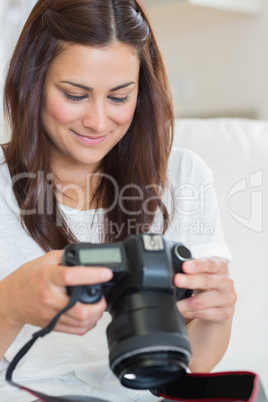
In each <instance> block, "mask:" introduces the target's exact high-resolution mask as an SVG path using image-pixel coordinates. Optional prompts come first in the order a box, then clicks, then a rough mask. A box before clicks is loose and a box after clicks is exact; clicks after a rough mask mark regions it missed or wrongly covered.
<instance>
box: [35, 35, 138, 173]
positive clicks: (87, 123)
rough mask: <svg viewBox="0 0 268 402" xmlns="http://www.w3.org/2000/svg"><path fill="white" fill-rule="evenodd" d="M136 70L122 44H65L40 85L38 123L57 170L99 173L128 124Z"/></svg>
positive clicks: (132, 55)
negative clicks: (77, 169)
mask: <svg viewBox="0 0 268 402" xmlns="http://www.w3.org/2000/svg"><path fill="white" fill-rule="evenodd" d="M139 70H140V62H139V58H138V55H137V53H136V51H135V49H132V48H130V47H128V46H126V45H124V44H122V43H115V44H113V45H111V46H109V47H106V48H95V47H89V46H83V45H76V44H74V45H68V46H66V47H65V49H64V50H63V52H62V53H61V54H60V55H59V56H58V57H57V58H56V59H54V61H53V62H52V63H51V65H50V67H49V69H48V71H47V74H46V77H45V81H44V87H43V94H42V105H41V120H42V124H43V126H44V129H45V132H46V134H47V136H48V137H49V139H50V143H51V150H50V152H51V154H50V155H51V161H52V164H53V167H54V168H55V170H56V171H57V168H58V169H62V168H64V169H65V168H67V169H68V167H71V168H73V169H74V168H82V167H83V168H86V171H87V172H92V171H95V170H97V169H98V166H99V164H100V162H101V160H102V159H103V157H104V156H105V155H106V154H107V153H108V152H109V151H110V150H111V149H112V148H113V147H114V146H115V145H116V144H117V143H118V142H119V141H120V140H121V138H122V137H123V136H124V135H125V133H126V132H127V130H128V128H129V126H130V124H131V122H132V119H133V115H134V111H135V108H136V103H137V96H138V81H139Z"/></svg>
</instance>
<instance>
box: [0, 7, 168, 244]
mask: <svg viewBox="0 0 268 402" xmlns="http://www.w3.org/2000/svg"><path fill="white" fill-rule="evenodd" d="M115 41H117V42H121V43H124V44H127V45H129V46H131V47H133V48H135V49H136V51H137V53H138V56H139V58H140V76H139V92H138V99H137V106H136V110H135V114H134V117H133V121H132V123H131V126H130V128H129V129H128V132H127V133H126V135H125V136H124V137H123V138H122V139H121V141H120V142H119V143H118V144H117V145H116V146H115V147H114V148H113V149H112V150H111V151H110V152H109V153H108V154H107V155H106V156H105V158H104V159H103V161H102V166H101V168H102V172H103V173H105V174H107V175H109V176H112V177H113V179H114V180H115V181H116V183H117V185H118V188H119V189H122V188H124V186H127V185H128V184H131V185H132V186H129V187H128V194H127V195H128V201H127V204H126V208H125V211H123V210H122V208H120V206H119V205H118V204H117V205H116V206H115V207H114V208H113V209H112V210H110V208H108V207H109V206H110V205H111V204H112V203H113V200H114V197H115V194H114V192H115V190H114V188H113V186H112V185H111V182H110V181H109V180H105V179H102V180H101V181H100V184H99V186H98V189H97V191H96V192H95V195H94V199H95V200H97V202H100V200H101V206H102V207H104V208H106V211H107V212H106V214H105V218H106V219H105V222H116V223H117V224H118V225H119V227H123V228H124V230H123V231H122V232H121V235H120V238H118V237H116V239H115V235H114V234H111V233H110V232H109V230H108V226H106V227H105V225H104V230H103V239H102V240H104V241H114V240H117V241H118V240H123V239H124V238H125V237H126V236H127V235H128V234H130V233H129V231H128V229H127V228H128V225H127V224H126V222H127V220H128V219H129V217H131V218H132V219H133V213H134V214H135V215H134V216H135V219H136V223H137V225H136V228H134V229H133V232H135V233H136V232H137V228H138V227H140V228H144V227H147V231H148V230H149V226H150V225H151V224H152V222H153V220H154V216H155V213H156V211H157V210H160V212H161V213H162V218H163V233H164V232H165V230H166V229H167V227H168V224H169V213H168V211H167V208H166V207H165V205H164V203H163V201H162V195H163V191H164V189H165V188H166V186H167V177H166V171H167V163H168V157H169V153H170V149H171V144H172V139H173V122H174V116H173V107H172V100H171V95H170V89H169V84H168V80H167V76H166V72H165V67H164V64H163V60H162V57H161V54H160V51H159V48H158V45H157V43H156V40H155V37H154V34H153V31H152V28H151V26H150V23H149V21H148V18H147V16H146V13H145V11H144V9H143V7H142V4H141V3H140V1H138V0H39V1H38V2H37V3H36V5H35V6H34V8H33V10H32V12H31V13H30V15H29V17H28V20H27V21H26V23H25V25H24V28H23V29H22V32H21V35H20V37H19V40H18V43H17V45H16V48H15V51H14V53H13V56H12V59H11V62H10V65H9V70H8V73H7V78H6V84H5V89H4V110H5V114H6V115H7V116H8V120H9V124H10V128H11V134H12V135H11V141H10V142H9V144H8V145H7V147H6V150H5V156H6V162H7V164H8V167H9V170H10V174H11V177H20V179H19V180H14V183H13V190H14V194H15V197H16V199H17V202H18V205H19V207H20V210H21V221H22V224H23V226H24V228H25V229H26V230H27V232H28V233H29V234H30V236H32V238H33V239H34V240H35V241H36V242H37V243H38V244H39V245H40V246H41V247H42V249H43V250H45V251H48V250H51V249H61V248H63V247H64V246H66V244H68V243H70V242H72V241H75V240H76V239H75V237H74V235H73V234H72V232H71V231H70V229H69V228H68V225H67V223H66V222H65V221H64V218H63V217H62V224H61V225H57V224H56V219H58V216H59V215H60V209H59V206H58V204H57V201H56V197H55V194H54V195H53V196H52V199H53V205H52V206H51V205H48V203H49V201H48V200H49V199H50V200H51V197H49V196H48V193H49V191H50V192H51V188H52V189H53V186H54V184H53V182H52V179H51V178H50V176H51V175H49V173H50V172H51V166H50V158H49V143H48V138H47V136H46V133H45V132H44V129H43V127H42V124H41V120H40V108H41V98H42V88H43V83H44V79H45V75H46V72H47V70H48V67H49V65H50V63H51V62H52V61H53V59H54V58H55V57H57V56H58V55H60V53H61V51H62V49H63V48H64V46H63V45H64V44H65V43H71V44H72V43H73V44H82V45H88V46H95V47H106V46H109V45H110V44H112V43H113V42H115ZM25 172H27V173H31V177H30V178H29V177H26V176H27V175H25V178H24V177H23V175H24V174H25ZM38 172H39V173H40V172H42V174H41V173H40V174H39V175H38V176H39V177H38V180H37V173H38ZM17 175H21V176H17ZM28 176H29V175H28ZM135 186H139V188H140V189H142V191H143V197H142V198H143V199H142V200H141V199H137V197H134V196H135V195H136V193H135ZM52 193H53V191H52ZM134 193H135V194H134ZM124 195H125V196H126V193H125V194H124ZM40 202H43V206H44V207H43V208H42V213H37V212H36V213H32V211H37V206H38V205H40ZM144 202H146V206H147V208H146V210H145V209H144V208H143V205H144V204H143V203H144ZM98 205H100V204H98ZM126 211H128V212H126ZM122 224H123V225H122ZM144 224H146V226H145V225H144ZM140 231H146V230H145V229H140Z"/></svg>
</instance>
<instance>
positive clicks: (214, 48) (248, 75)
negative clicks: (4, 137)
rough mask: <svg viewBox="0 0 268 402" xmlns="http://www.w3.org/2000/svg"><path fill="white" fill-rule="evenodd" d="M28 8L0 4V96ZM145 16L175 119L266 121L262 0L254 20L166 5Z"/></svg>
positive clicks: (266, 29) (266, 12)
mask: <svg viewBox="0 0 268 402" xmlns="http://www.w3.org/2000/svg"><path fill="white" fill-rule="evenodd" d="M34 3H35V0H1V1H0V97H2V96H1V94H2V85H3V77H4V71H5V68H6V65H7V62H8V60H9V58H10V56H11V53H12V50H13V47H14V45H15V42H16V40H17V37H18V34H19V31H20V29H21V27H22V24H23V22H24V21H25V19H26V17H27V15H28V12H29V10H30V8H31V7H32V6H33V4H34ZM148 12H149V15H150V17H151V20H152V23H153V26H154V29H155V32H156V36H157V38H158V41H159V44H160V47H161V49H162V52H163V55H164V59H165V62H166V66H167V71H168V74H169V78H170V81H171V84H172V89H173V94H174V101H175V111H176V115H177V116H183V117H189V116H190V117H191V116H194V117H207V116H212V117H213V116H228V117H233V116H234V117H245V116H248V117H255V118H261V119H265V120H268V0H263V11H262V13H261V14H259V15H248V14H241V13H236V12H227V11H219V10H213V9H209V8H205V7H198V6H191V5H186V4H185V3H181V2H178V4H176V3H175V2H170V3H169V2H166V5H165V6H164V7H154V8H152V9H148ZM1 107H2V102H0V110H1Z"/></svg>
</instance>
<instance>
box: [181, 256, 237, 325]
mask: <svg viewBox="0 0 268 402" xmlns="http://www.w3.org/2000/svg"><path fill="white" fill-rule="evenodd" d="M182 269H183V272H184V274H177V275H175V278H174V284H175V285H176V286H177V287H181V288H187V289H192V290H194V293H193V296H192V297H190V298H188V299H184V300H181V301H178V302H177V306H178V309H179V311H180V313H181V314H182V316H183V317H184V318H185V319H186V321H190V320H192V319H195V318H197V319H200V320H206V321H213V322H220V321H225V320H229V319H232V317H233V314H234V309H235V303H236V292H235V289H234V283H233V280H232V279H231V278H230V275H229V271H228V263H227V262H226V261H225V260H223V259H221V258H218V257H214V258H207V259H200V260H190V261H187V262H185V263H184V264H183V266H182Z"/></svg>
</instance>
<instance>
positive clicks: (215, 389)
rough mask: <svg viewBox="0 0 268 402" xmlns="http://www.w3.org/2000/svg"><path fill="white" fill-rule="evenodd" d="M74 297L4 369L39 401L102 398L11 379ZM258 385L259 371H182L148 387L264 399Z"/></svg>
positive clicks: (201, 396)
mask: <svg viewBox="0 0 268 402" xmlns="http://www.w3.org/2000/svg"><path fill="white" fill-rule="evenodd" d="M76 301H77V296H76V294H75V293H73V295H71V297H70V300H69V302H68V304H67V306H66V307H65V308H63V309H62V310H61V311H60V312H59V313H58V314H57V315H56V316H55V317H54V318H53V320H52V321H51V322H50V323H49V324H48V325H47V327H45V328H43V329H41V330H39V331H37V332H35V333H34V334H33V335H32V339H30V341H28V342H27V343H26V344H25V345H24V346H23V347H22V348H21V349H20V350H19V352H18V353H17V354H16V356H15V357H14V358H13V360H12V361H11V363H10V365H9V367H8V369H7V372H6V380H7V381H8V382H9V384H10V385H12V386H14V387H16V388H19V389H20V390H24V391H27V392H29V393H30V394H32V395H34V396H35V397H37V398H38V400H39V401H43V402H68V401H75V402H81V401H85V402H86V401H87V402H97V401H99V402H105V401H103V400H100V399H96V398H95V399H94V398H92V397H85V396H65V397H64V396H62V397H61V396H49V395H46V394H44V393H41V392H38V391H35V390H32V389H30V388H27V387H25V386H23V385H20V384H18V383H16V382H14V381H13V380H12V374H13V372H14V370H15V368H16V366H17V364H18V362H19V361H20V360H21V358H22V357H23V356H24V355H25V354H26V353H27V352H28V351H29V349H30V348H31V347H32V346H33V344H34V343H35V342H36V340H37V339H38V338H40V337H44V336H45V335H47V334H49V333H50V332H51V331H52V330H53V329H54V328H55V325H56V323H57V321H58V320H59V318H60V316H61V315H62V314H64V313H65V312H66V311H67V310H69V309H70V308H71V307H73V306H74V304H75V303H76ZM259 387H260V388H261V384H260V382H259V378H258V375H257V374H255V373H252V372H226V373H212V374H186V373H185V375H182V376H180V377H179V378H178V379H176V381H173V382H171V383H168V384H166V385H164V386H162V387H160V388H158V389H153V390H150V391H151V392H152V394H153V395H155V396H159V397H163V398H166V399H167V400H169V401H171V400H174V401H192V402H199V401H204V402H212V401H222V402H227V401H233V402H234V401H237V402H244V401H245V402H267V399H266V398H265V395H264V392H263V391H262V388H261V389H260V388H259ZM106 402H108V401H106Z"/></svg>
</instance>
